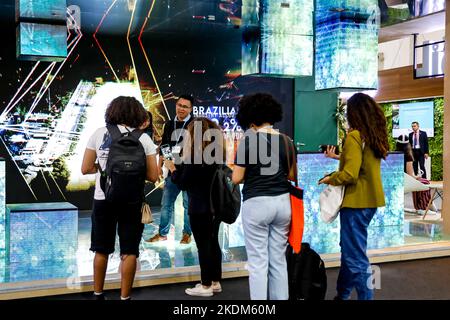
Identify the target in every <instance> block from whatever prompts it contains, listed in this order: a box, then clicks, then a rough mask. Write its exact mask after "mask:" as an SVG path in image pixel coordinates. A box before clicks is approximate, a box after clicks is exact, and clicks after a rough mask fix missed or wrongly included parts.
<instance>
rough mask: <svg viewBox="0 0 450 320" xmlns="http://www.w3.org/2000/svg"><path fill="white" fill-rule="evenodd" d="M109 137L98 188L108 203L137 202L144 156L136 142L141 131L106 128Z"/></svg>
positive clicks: (141, 195)
mask: <svg viewBox="0 0 450 320" xmlns="http://www.w3.org/2000/svg"><path fill="white" fill-rule="evenodd" d="M106 128H107V129H108V132H109V135H110V137H111V140H112V141H111V145H110V147H109V154H108V160H107V161H106V170H105V171H102V170H100V173H101V178H100V186H101V188H102V190H103V192H104V193H105V198H106V200H107V201H109V202H120V203H128V204H129V203H139V202H142V200H143V198H144V187H145V177H146V170H147V162H146V155H145V151H144V147H143V146H142V143H141V142H140V141H139V138H140V136H141V135H142V133H143V132H142V131H141V130H133V131H129V130H128V129H127V130H128V132H125V133H121V132H120V130H119V128H118V127H117V126H115V125H108V126H106Z"/></svg>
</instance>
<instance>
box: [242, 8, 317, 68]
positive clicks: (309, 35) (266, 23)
mask: <svg viewBox="0 0 450 320" xmlns="http://www.w3.org/2000/svg"><path fill="white" fill-rule="evenodd" d="M313 9H314V1H313V0H290V1H283V2H281V1H273V0H263V1H259V2H258V1H254V2H252V1H249V2H244V3H243V8H242V25H243V27H244V29H245V30H244V37H243V42H242V74H244V75H245V74H256V73H261V74H274V75H291V76H293V75H297V76H301V75H311V74H312V64H313V14H312V13H313Z"/></svg>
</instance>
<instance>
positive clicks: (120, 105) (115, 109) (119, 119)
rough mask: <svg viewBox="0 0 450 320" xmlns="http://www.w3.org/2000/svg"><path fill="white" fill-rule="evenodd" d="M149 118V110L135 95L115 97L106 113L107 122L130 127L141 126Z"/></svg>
mask: <svg viewBox="0 0 450 320" xmlns="http://www.w3.org/2000/svg"><path fill="white" fill-rule="evenodd" d="M147 118H148V115H147V111H146V110H145V109H144V107H143V106H142V104H141V103H140V102H139V101H138V100H136V98H134V97H125V96H120V97H117V98H115V99H114V100H113V101H111V103H110V104H109V106H108V108H107V109H106V113H105V122H106V124H110V125H117V124H122V125H125V126H127V127H130V128H139V127H140V126H141V125H142V124H143V123H144V122H145V121H146V120H147Z"/></svg>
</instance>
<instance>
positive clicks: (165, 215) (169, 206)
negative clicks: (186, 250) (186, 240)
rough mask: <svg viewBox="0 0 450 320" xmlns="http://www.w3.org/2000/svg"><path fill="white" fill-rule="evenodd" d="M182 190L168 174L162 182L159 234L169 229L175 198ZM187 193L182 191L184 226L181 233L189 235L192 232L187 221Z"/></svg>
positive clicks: (164, 233) (165, 232)
mask: <svg viewBox="0 0 450 320" xmlns="http://www.w3.org/2000/svg"><path fill="white" fill-rule="evenodd" d="M180 192H182V191H181V190H180V189H179V188H178V186H177V185H176V184H175V183H173V182H172V178H171V177H170V176H169V177H167V178H166V180H165V182H164V191H163V196H162V200H161V220H160V222H159V234H160V235H162V236H166V235H167V234H168V233H169V230H170V223H171V221H172V217H173V214H174V210H175V200H176V199H177V197H178V195H179V194H180ZM188 203H189V201H188V195H187V192H186V191H183V207H184V226H183V233H187V234H189V235H191V234H192V230H191V225H190V223H189V215H188Z"/></svg>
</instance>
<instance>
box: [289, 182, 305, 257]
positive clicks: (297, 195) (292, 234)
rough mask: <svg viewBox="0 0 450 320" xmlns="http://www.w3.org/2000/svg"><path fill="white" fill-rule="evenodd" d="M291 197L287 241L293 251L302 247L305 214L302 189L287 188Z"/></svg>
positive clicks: (296, 251)
mask: <svg viewBox="0 0 450 320" xmlns="http://www.w3.org/2000/svg"><path fill="white" fill-rule="evenodd" d="M289 193H290V197H291V227H290V229H289V237H288V242H289V244H290V245H291V247H292V249H293V250H294V252H295V253H299V252H300V250H301V248H302V239H303V230H304V227H305V216H304V209H303V190H302V189H300V188H299V187H298V186H295V187H294V186H292V187H291V188H290V190H289Z"/></svg>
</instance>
